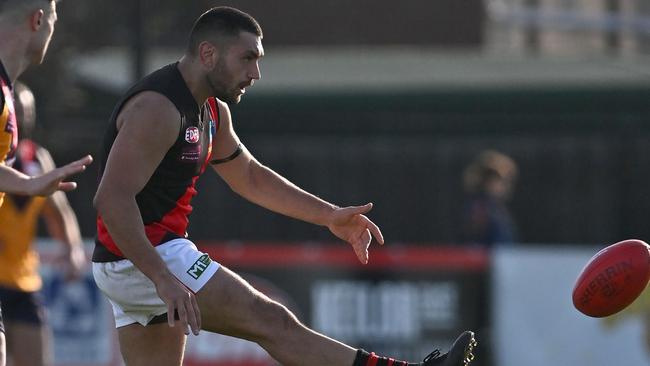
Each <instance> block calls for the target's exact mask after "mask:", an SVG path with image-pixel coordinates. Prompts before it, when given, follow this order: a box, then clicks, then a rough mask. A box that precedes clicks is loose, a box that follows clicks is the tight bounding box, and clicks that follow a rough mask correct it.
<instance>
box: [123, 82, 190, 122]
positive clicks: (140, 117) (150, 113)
mask: <svg viewBox="0 0 650 366" xmlns="http://www.w3.org/2000/svg"><path fill="white" fill-rule="evenodd" d="M179 116H180V112H179V111H178V109H177V108H176V106H175V105H174V103H173V102H172V101H171V100H169V98H167V97H166V96H165V95H163V94H160V93H158V92H156V91H150V90H147V91H143V92H140V93H138V94H135V95H134V96H132V97H131V98H130V99H129V100H128V101H127V102H126V103H125V104H124V106H123V107H122V109H121V110H120V113H119V114H118V116H117V121H118V128H120V127H121V126H122V125H123V124H124V123H129V124H137V125H158V126H161V127H162V125H165V124H169V125H176V124H177V123H178V120H179Z"/></svg>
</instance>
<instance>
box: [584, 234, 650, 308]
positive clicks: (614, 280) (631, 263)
mask: <svg viewBox="0 0 650 366" xmlns="http://www.w3.org/2000/svg"><path fill="white" fill-rule="evenodd" d="M648 280H650V246H648V244H646V243H645V242H643V241H641V240H635V239H630V240H623V241H621V242H618V243H616V244H612V245H610V246H608V247H607V248H605V249H603V250H601V251H600V252H598V253H596V255H595V256H593V257H592V258H591V259H590V260H589V262H588V263H587V265H586V266H585V268H583V269H582V272H581V273H580V276H579V277H578V279H577V280H576V284H575V286H574V288H573V305H574V306H575V307H576V309H578V310H580V312H582V313H584V314H585V315H589V316H593V317H596V318H602V317H604V316H609V315H612V314H615V313H617V312H619V311H621V310H623V309H625V307H627V306H628V305H630V304H631V303H632V302H633V301H634V300H635V299H636V298H637V297H638V296H639V295H640V294H641V292H643V290H644V289H645V287H646V286H647V284H648Z"/></svg>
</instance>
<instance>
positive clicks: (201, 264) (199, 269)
mask: <svg viewBox="0 0 650 366" xmlns="http://www.w3.org/2000/svg"><path fill="white" fill-rule="evenodd" d="M210 263H212V259H210V257H209V256H208V255H207V254H203V255H202V256H200V257H199V259H197V260H196V262H194V264H193V265H192V267H190V269H188V270H187V274H188V275H190V276H191V277H192V278H193V279H195V280H198V279H199V277H201V275H202V274H203V272H205V269H206V268H208V265H209V264H210Z"/></svg>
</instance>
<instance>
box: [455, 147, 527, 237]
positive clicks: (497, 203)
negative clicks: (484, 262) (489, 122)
mask: <svg viewBox="0 0 650 366" xmlns="http://www.w3.org/2000/svg"><path fill="white" fill-rule="evenodd" d="M516 178H517V165H516V163H515V162H514V160H512V159H511V158H510V157H508V156H507V155H504V154H502V153H500V152H497V151H494V150H485V151H483V152H481V153H480V154H479V155H478V156H477V157H476V158H475V159H474V161H473V162H472V163H470V164H469V165H468V166H467V168H465V171H464V174H463V187H464V190H465V195H466V202H465V207H464V208H463V225H462V227H463V235H462V237H463V241H464V242H466V243H476V244H482V245H485V246H488V247H492V246H494V245H502V244H512V243H514V242H516V241H517V235H516V228H515V224H514V221H513V219H512V215H511V214H510V211H509V209H508V207H507V202H508V201H509V199H510V197H511V195H512V190H513V187H514V184H515V180H516Z"/></svg>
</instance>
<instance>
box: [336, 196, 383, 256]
mask: <svg viewBox="0 0 650 366" xmlns="http://www.w3.org/2000/svg"><path fill="white" fill-rule="evenodd" d="M371 209H372V203H368V204H365V205H363V206H350V207H341V208H337V209H336V210H335V211H334V213H333V215H332V220H331V222H330V224H329V225H327V227H328V228H329V229H330V231H331V232H332V234H334V235H336V236H337V237H339V238H341V239H343V240H345V241H347V242H348V243H350V245H352V248H353V249H354V252H355V253H356V254H357V258H359V261H361V263H363V264H366V263H368V246H370V241H371V240H372V237H373V236H374V237H375V240H377V242H378V243H379V244H382V245H383V244H384V236H383V235H382V234H381V230H379V227H378V226H377V225H375V223H374V222H372V221H370V219H369V218H367V217H366V216H365V215H364V214H365V213H367V212H368V211H370V210H371Z"/></svg>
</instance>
